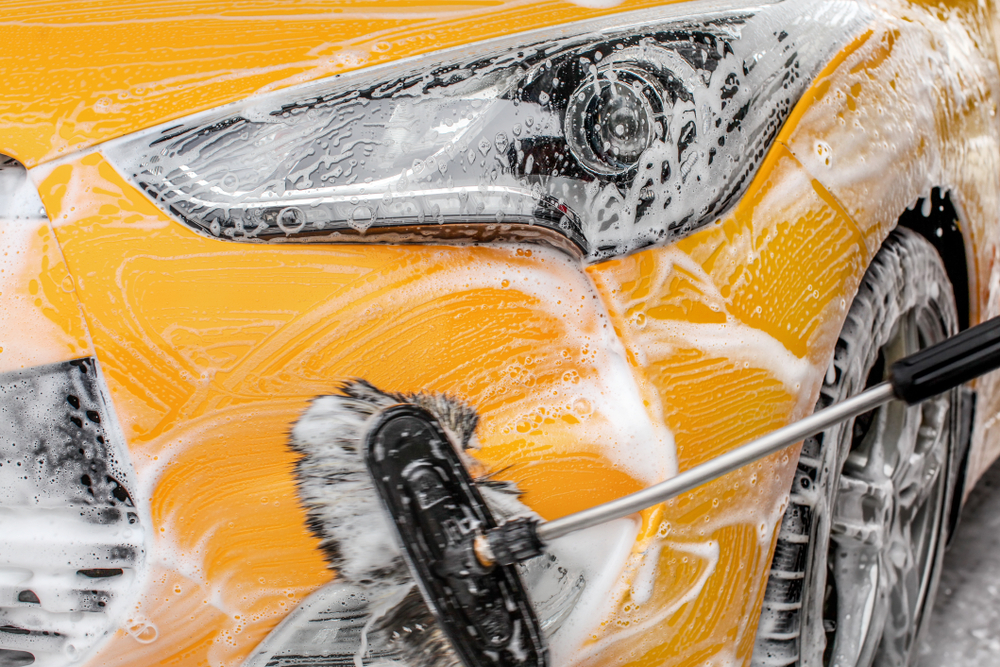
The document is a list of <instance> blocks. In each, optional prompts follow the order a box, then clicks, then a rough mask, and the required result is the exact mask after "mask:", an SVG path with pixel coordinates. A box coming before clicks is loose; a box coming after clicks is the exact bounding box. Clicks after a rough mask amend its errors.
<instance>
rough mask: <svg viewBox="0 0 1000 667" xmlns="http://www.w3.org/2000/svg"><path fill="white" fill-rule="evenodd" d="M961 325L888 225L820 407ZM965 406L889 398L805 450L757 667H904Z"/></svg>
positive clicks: (918, 243) (928, 596)
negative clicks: (959, 414)
mask: <svg viewBox="0 0 1000 667" xmlns="http://www.w3.org/2000/svg"><path fill="white" fill-rule="evenodd" d="M957 322H958V318H957V315H956V309H955V301H954V297H953V292H952V287H951V283H950V282H949V281H948V277H947V274H946V272H945V268H944V266H943V264H942V262H941V258H940V257H939V256H938V254H937V252H936V251H935V250H934V248H933V246H931V245H930V244H929V243H928V242H927V241H926V240H924V239H923V238H922V237H920V236H919V235H917V234H915V233H914V232H911V231H909V230H907V229H897V230H895V231H893V232H892V234H890V236H889V237H888V239H886V241H885V243H884V244H883V246H882V248H881V250H880V251H879V252H878V254H877V255H876V256H875V258H874V260H873V261H872V263H871V265H870V266H869V268H868V271H867V272H866V273H865V275H864V278H863V279H862V281H861V286H860V287H859V289H858V294H857V296H856V297H855V299H854V302H853V303H852V304H851V309H850V311H849V313H848V316H847V320H846V322H845V324H844V327H843V329H842V331H841V334H840V338H839V340H838V341H837V346H836V351H835V353H834V359H833V362H832V364H831V367H830V369H829V370H828V372H827V376H826V380H825V382H824V384H823V388H822V390H821V392H820V398H819V400H818V402H817V404H816V409H817V410H818V409H821V408H824V407H826V406H828V405H830V404H832V403H835V402H837V401H840V400H843V399H844V398H846V397H848V396H852V395H854V394H857V393H859V392H860V391H862V390H863V389H864V388H865V387H867V386H871V385H873V384H876V383H877V382H880V381H882V380H883V379H884V378H885V377H886V372H887V369H888V367H889V365H890V364H892V363H893V362H894V361H896V360H897V359H899V358H902V357H903V356H906V355H907V354H911V353H912V352H915V351H916V350H917V349H920V348H923V347H927V346H928V345H931V344H933V343H935V342H938V341H940V340H943V339H944V338H946V337H947V336H950V335H953V334H954V333H955V332H956V331H957V328H958V324H957ZM957 406H958V394H957V392H955V391H952V392H949V393H947V394H943V395H941V396H938V397H936V398H934V399H931V400H928V401H926V402H925V403H923V404H922V405H919V406H914V407H907V406H905V405H904V404H903V403H901V402H897V401H893V402H892V403H890V404H888V405H886V406H883V407H881V408H879V409H877V410H874V411H872V412H870V413H867V414H865V415H861V416H860V417H858V418H857V419H855V420H852V421H850V422H846V423H843V424H839V425H837V426H835V427H832V428H831V429H829V430H827V431H825V432H823V433H821V434H820V435H818V436H816V437H813V438H809V439H808V440H806V441H805V442H804V443H803V446H802V453H801V456H800V459H799V464H798V470H797V472H796V475H795V480H794V482H793V485H792V490H791V495H790V499H789V505H788V509H787V510H786V512H785V516H784V519H783V521H782V525H781V529H780V531H779V535H778V540H777V546H776V549H775V553H774V559H773V561H772V564H771V572H770V577H769V579H768V584H767V588H766V590H765V594H764V603H763V608H762V612H761V619H760V625H759V626H758V630H757V640H756V644H755V648H754V655H753V659H752V663H751V664H753V665H759V666H761V667H763V666H765V665H766V666H768V667H777V666H785V665H798V666H801V667H820V666H823V667H833V666H837V667H870V666H871V665H877V666H878V667H905V666H906V665H909V664H910V662H911V660H912V658H913V655H914V653H915V647H916V646H917V643H918V639H919V637H920V633H921V630H922V629H923V627H924V626H925V625H926V621H927V618H928V616H929V613H930V609H931V607H932V603H933V598H934V592H935V589H936V587H937V578H938V574H939V570H940V563H941V556H942V554H943V551H944V537H945V531H946V529H947V521H946V513H945V510H946V508H947V507H948V500H949V496H950V494H951V493H952V489H951V484H950V482H949V479H950V475H949V474H948V473H949V470H948V467H949V465H950V463H951V456H952V452H953V451H954V450H955V440H956V439H957V430H956V429H955V428H953V425H952V422H954V421H955V417H954V415H955V414H956V411H957Z"/></svg>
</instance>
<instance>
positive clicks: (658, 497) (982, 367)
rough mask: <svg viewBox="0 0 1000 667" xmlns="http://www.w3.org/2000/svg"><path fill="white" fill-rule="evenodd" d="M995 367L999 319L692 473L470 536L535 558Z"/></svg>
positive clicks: (480, 549)
mask: <svg viewBox="0 0 1000 667" xmlns="http://www.w3.org/2000/svg"><path fill="white" fill-rule="evenodd" d="M998 367H1000V317H995V318H993V319H990V320H987V321H986V322H983V323H982V324H979V325H977V326H975V327H972V328H971V329H967V330H965V331H963V332H962V333H960V334H958V335H956V336H952V337H951V338H948V339H946V340H944V341H942V342H940V343H938V344H936V345H933V346H931V347H929V348H926V349H924V350H921V351H920V352H917V353H915V354H912V355H910V356H909V357H906V358H905V359H901V360H899V361H897V362H896V363H894V364H893V365H892V366H891V367H890V369H889V379H888V380H887V381H886V382H882V383H881V384H878V385H875V386H874V387H872V388H870V389H867V390H865V391H863V392H862V393H860V394H858V395H857V396H852V397H851V398H848V399H845V400H843V401H841V402H839V403H835V404H833V405H831V406H829V407H827V408H824V409H823V410H820V411H819V412H815V413H813V414H812V415H810V416H808V417H805V418H804V419H800V420H799V421H797V422H795V423H793V424H789V425H788V426H785V427H783V428H780V429H778V430H776V431H772V432H771V433H768V434H767V435H765V436H763V437H760V438H757V439H756V440H753V441H751V442H748V443H746V444H745V445H741V446H739V447H737V448H735V449H733V450H731V451H729V452H726V453H725V454H723V455H721V456H718V457H716V458H714V459H712V460H710V461H706V462H705V463H702V464H701V465H698V466H695V467H694V468H691V469H690V470H685V471H684V472H682V473H680V474H678V475H676V476H675V477H671V478H670V479H668V480H666V481H664V482H660V483H659V484H655V485H653V486H651V487H649V488H647V489H643V490H642V491H637V492H635V493H631V494H629V495H627V496H623V497H622V498H619V499H617V500H612V501H610V502H607V503H604V504H601V505H597V506H596V507H591V508H590V509H586V510H583V511H580V512H576V513H575V514H570V515H568V516H564V517H562V518H561V519H555V520H553V521H537V520H535V519H528V518H522V519H513V520H511V521H508V522H507V523H505V524H503V525H501V526H498V527H496V528H493V529H491V530H488V531H486V532H485V533H480V534H479V535H477V536H476V537H475V538H474V541H473V547H474V549H475V553H476V556H477V557H478V558H479V561H480V563H482V564H483V565H493V564H499V565H510V564H513V563H517V562H520V561H523V560H527V559H529V558H534V557H535V556H538V555H540V554H541V553H542V552H543V551H544V546H545V544H546V543H547V542H548V541H550V540H554V539H556V538H558V537H562V536H563V535H567V534H569V533H572V532H575V531H577V530H583V529H584V528H590V527H591V526H596V525H598V524H601V523H604V522H606V521H613V520H615V519H621V518H623V517H626V516H628V515H630V514H634V513H635V512H638V511H640V510H643V509H646V508H647V507H652V506H653V505H657V504H659V503H662V502H663V501H665V500H669V499H670V498H673V497H675V496H678V495H680V494H682V493H685V492H686V491H690V490H691V489H694V488H697V487H699V486H701V485H702V484H705V483H707V482H710V481H712V480H714V479H717V478H719V477H721V476H722V475H725V474H726V473H730V472H732V471H734V470H736V469H738V468H741V467H743V466H745V465H747V464H748V463H753V462H754V461H757V460H759V459H762V458H764V457H765V456H767V455H769V454H773V453H775V452H778V451H781V450H782V449H784V448H785V447H789V446H791V445H794V444H795V443H796V442H799V441H801V440H803V439H804V438H808V437H809V436H811V435H816V434H817V433H822V432H823V431H825V430H826V429H828V428H829V427H831V426H833V425H834V424H837V423H839V422H842V421H845V420H847V419H851V418H853V417H857V416H858V415H861V414H864V413H865V412H868V411H869V410H873V409H875V408H877V407H879V406H880V405H883V404H884V403H887V402H889V401H890V400H892V399H894V398H898V399H900V400H903V401H906V403H907V404H909V405H916V404H917V403H920V402H922V401H924V400H926V399H928V398H930V397H931V396H936V395H938V394H941V393H943V392H945V391H948V390H949V389H952V388H954V387H957V386H959V385H960V384H962V383H964V382H968V381H969V380H972V379H974V378H977V377H979V376H980V375H983V374H984V373H988V372H990V371H992V370H994V369H996V368H998Z"/></svg>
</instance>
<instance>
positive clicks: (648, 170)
mask: <svg viewBox="0 0 1000 667" xmlns="http://www.w3.org/2000/svg"><path fill="white" fill-rule="evenodd" d="M699 6H702V7H703V6H704V5H700V3H695V4H689V3H685V4H684V5H682V6H673V7H669V8H663V9H659V10H656V11H655V12H648V11H647V12H632V13H627V14H620V15H618V16H615V17H613V18H611V19H602V20H601V21H597V22H594V21H591V22H585V23H578V24H572V25H569V26H563V27H560V28H557V29H551V30H543V31H536V32H532V33H527V34H523V35H518V36H515V37H512V38H504V39H501V40H494V41H491V42H486V43H482V44H478V45H474V46H471V47H467V48H463V49H458V50H453V51H450V52H442V53H438V54H434V55H431V56H422V57H418V58H414V59H411V60H407V61H403V62H399V63H396V64H392V65H388V66H382V67H375V68H371V69H369V70H363V71H359V72H355V73H350V74H347V75H342V76H337V77H333V78H331V79H326V80H323V81H320V82H316V83H312V84H308V85H305V86H299V87H296V88H290V89H287V90H283V91H279V92H277V93H272V94H269V95H266V96H261V97H258V98H252V99H249V100H246V101H243V102H239V103H236V104H233V105H229V106H226V107H223V108H220V109H217V110H213V111H210V112H206V113H203V114H199V115H197V116H194V117H192V118H189V119H187V120H185V121H184V122H182V123H180V124H176V123H174V124H171V125H170V126H164V127H161V128H154V129H153V130H150V131H146V132H143V133H140V134H138V135H133V136H130V137H126V138H125V139H122V140H117V141H114V142H111V143H110V144H108V145H106V146H105V147H104V149H103V150H104V153H105V155H106V156H107V157H108V158H109V159H110V160H111V161H112V162H113V163H114V164H116V165H117V166H118V168H119V169H121V170H122V172H123V173H124V174H125V175H126V176H127V177H128V178H129V179H131V180H132V182H133V183H135V184H136V185H137V186H138V187H139V188H141V189H142V190H144V191H145V192H146V193H147V194H149V195H150V196H151V197H152V198H153V199H154V200H155V201H156V202H157V203H158V204H159V205H160V206H161V207H162V208H164V209H165V210H167V211H169V212H170V213H171V214H172V215H174V216H175V217H176V218H177V219H178V220H180V221H181V222H183V223H184V224H186V225H188V226H190V227H192V228H194V229H195V230H198V231H199V232H202V233H205V234H208V235H211V236H214V237H219V238H224V239H231V240H233V241H258V242H260V241H326V242H343V241H351V240H363V241H365V242H381V241H389V242H403V241H412V240H417V241H420V240H428V239H433V240H435V241H438V240H440V239H442V238H444V239H456V238H473V239H480V240H482V239H485V238H497V237H501V238H511V237H513V238H516V237H523V236H525V235H534V234H538V233H539V232H541V230H547V231H549V232H555V233H556V235H557V236H558V237H560V238H562V239H565V240H566V241H568V245H571V246H573V247H575V248H577V249H578V250H579V251H580V252H581V253H582V254H583V255H585V256H586V257H587V258H588V259H589V260H591V261H596V260H600V259H604V258H607V257H609V256H613V255H617V254H622V253H627V252H631V251H633V250H635V249H637V248H641V247H644V246H647V245H650V244H655V243H667V242H671V241H674V240H676V239H678V238H680V237H681V236H683V235H685V234H688V233H690V232H691V231H692V230H694V229H697V228H698V227H700V226H702V225H704V224H706V223H708V222H711V221H712V220H714V219H716V218H717V217H718V216H719V215H721V214H722V213H724V212H725V209H726V208H727V207H728V206H729V205H731V204H732V203H733V202H735V201H736V199H737V198H738V197H739V195H740V194H741V193H742V192H743V190H744V189H745V188H746V186H747V185H748V184H749V182H750V179H751V177H752V175H753V173H754V171H755V170H756V168H757V167H758V166H759V164H760V162H761V160H762V158H763V156H764V154H765V153H766V151H767V149H768V148H769V146H770V144H771V142H772V141H773V139H774V137H775V135H776V134H777V132H778V130H779V128H780V127H781V124H782V123H783V122H784V120H785V118H787V116H788V114H789V113H790V111H791V108H792V106H793V104H794V103H795V101H796V100H797V99H798V97H799V96H800V95H801V93H802V91H803V90H804V89H805V87H806V86H807V85H808V83H809V81H810V79H811V78H812V76H813V75H814V74H815V73H816V72H817V71H818V69H819V68H820V67H821V66H822V65H823V64H824V63H825V62H826V61H827V60H828V59H829V57H830V56H831V55H832V54H834V53H836V51H837V50H838V49H839V48H840V47H841V46H842V45H843V44H844V43H845V42H846V40H847V39H849V38H850V37H851V36H853V35H854V34H856V33H857V32H858V31H859V30H860V29H861V28H862V27H863V26H864V24H865V22H866V20H867V18H868V15H867V14H866V12H867V10H866V9H864V8H863V7H861V6H859V5H857V4H855V3H854V2H822V3H791V2H779V3H775V4H768V5H763V6H755V7H741V8H736V9H725V10H718V9H715V10H712V11H704V10H702V11H700V12H699V10H698V9H697V8H698V7H699ZM681 11H684V14H683V15H681V14H680V12H681ZM692 12H699V13H697V14H696V15H692ZM670 13H672V14H673V16H669V15H666V14H670ZM553 35H558V37H554V36H553ZM550 236H551V235H550Z"/></svg>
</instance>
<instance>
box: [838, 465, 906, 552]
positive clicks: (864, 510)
mask: <svg viewBox="0 0 1000 667" xmlns="http://www.w3.org/2000/svg"><path fill="white" fill-rule="evenodd" d="M892 506H893V488H892V484H891V483H890V482H889V481H888V480H883V481H882V482H870V481H868V480H864V479H857V478H854V477H849V476H847V475H842V476H841V477H840V484H839V486H838V492H837V500H836V504H835V506H834V509H833V518H832V521H831V526H830V528H831V531H832V534H833V539H834V540H836V541H837V543H838V544H841V545H844V546H848V545H849V544H850V543H852V542H857V543H860V544H865V545H868V546H871V547H873V548H875V549H881V548H882V545H883V544H885V529H886V526H888V525H889V521H890V520H891V518H892Z"/></svg>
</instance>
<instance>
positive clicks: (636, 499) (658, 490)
mask: <svg viewBox="0 0 1000 667" xmlns="http://www.w3.org/2000/svg"><path fill="white" fill-rule="evenodd" d="M895 397H896V396H895V393H894V391H893V388H892V384H891V383H889V382H882V383H881V384H877V385H875V386H874V387H872V388H871V389H868V390H866V391H863V392H861V393H860V394H858V395H857V396H852V397H851V398H848V399H847V400H844V401H841V402H840V403H835V404H833V405H831V406H830V407H828V408H824V409H823V410H820V411H819V412H814V413H813V414H811V415H809V416H808V417H806V418H804V419H800V420H799V421H797V422H794V423H792V424H789V425H788V426H785V427H783V428H779V429H778V430H777V431H771V432H770V433H768V434H767V435H765V436H762V437H760V438H757V439H756V440H753V441H751V442H748V443H747V444H745V445H741V446H739V447H737V448H736V449H733V450H730V451H728V452H726V453H725V454H722V455H721V456H717V457H715V458H714V459H712V460H710V461H706V462H705V463H702V464H701V465H697V466H695V467H693V468H691V469H690V470H685V471H684V472H682V473H680V474H678V475H675V476H674V477H671V478H670V479H668V480H666V481H664V482H660V483H659V484H654V485H653V486H650V487H648V488H645V489H643V490H642V491H636V492H635V493H630V494H629V495H627V496H623V497H621V498H619V499H617V500H612V501H610V502H607V503H604V504H602V505H597V506H596V507H591V508H590V509H585V510H581V511H579V512H576V513H574V514H569V515H567V516H564V517H562V518H561V519H554V520H553V521H546V522H544V523H540V524H538V527H537V529H536V530H537V534H538V538H539V539H540V540H541V541H542V542H548V541H549V540H554V539H556V538H557V537H562V536H563V535H567V534H569V533H572V532H575V531H578V530H583V529H584V528H590V527H591V526H596V525H597V524H600V523H604V522H606V521H613V520H615V519H621V518H622V517H626V516H628V515H629V514H634V513H636V512H638V511H640V510H644V509H646V508H647V507H652V506H653V505H657V504H659V503H662V502H663V501H664V500H669V499H670V498H674V497H675V496H679V495H680V494H682V493H685V492H686V491H690V490H691V489H696V488H698V487H699V486H701V485H702V484H706V483H708V482H711V481H712V480H713V479H715V478H717V477H721V476H723V475H725V474H726V473H730V472H733V471H734V470H738V469H740V468H742V467H743V466H745V465H747V464H748V463H753V462H754V461H757V460H759V459H762V458H764V457H765V456H767V455H769V454H773V453H775V452H779V451H781V450H782V449H785V448H786V447H789V446H791V445H794V444H795V443H796V442H799V441H800V440H803V439H805V438H808V437H809V436H811V435H816V434H817V433H822V432H823V431H825V430H826V429H828V428H830V427H831V426H833V425H834V424H838V423H840V422H842V421H844V420H845V419H851V418H853V417H857V416H858V415H862V414H864V413H866V412H868V411H869V410H874V409H875V408H877V407H879V406H880V405H882V404H884V403H888V402H889V401H890V400H891V399H893V398H895Z"/></svg>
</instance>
